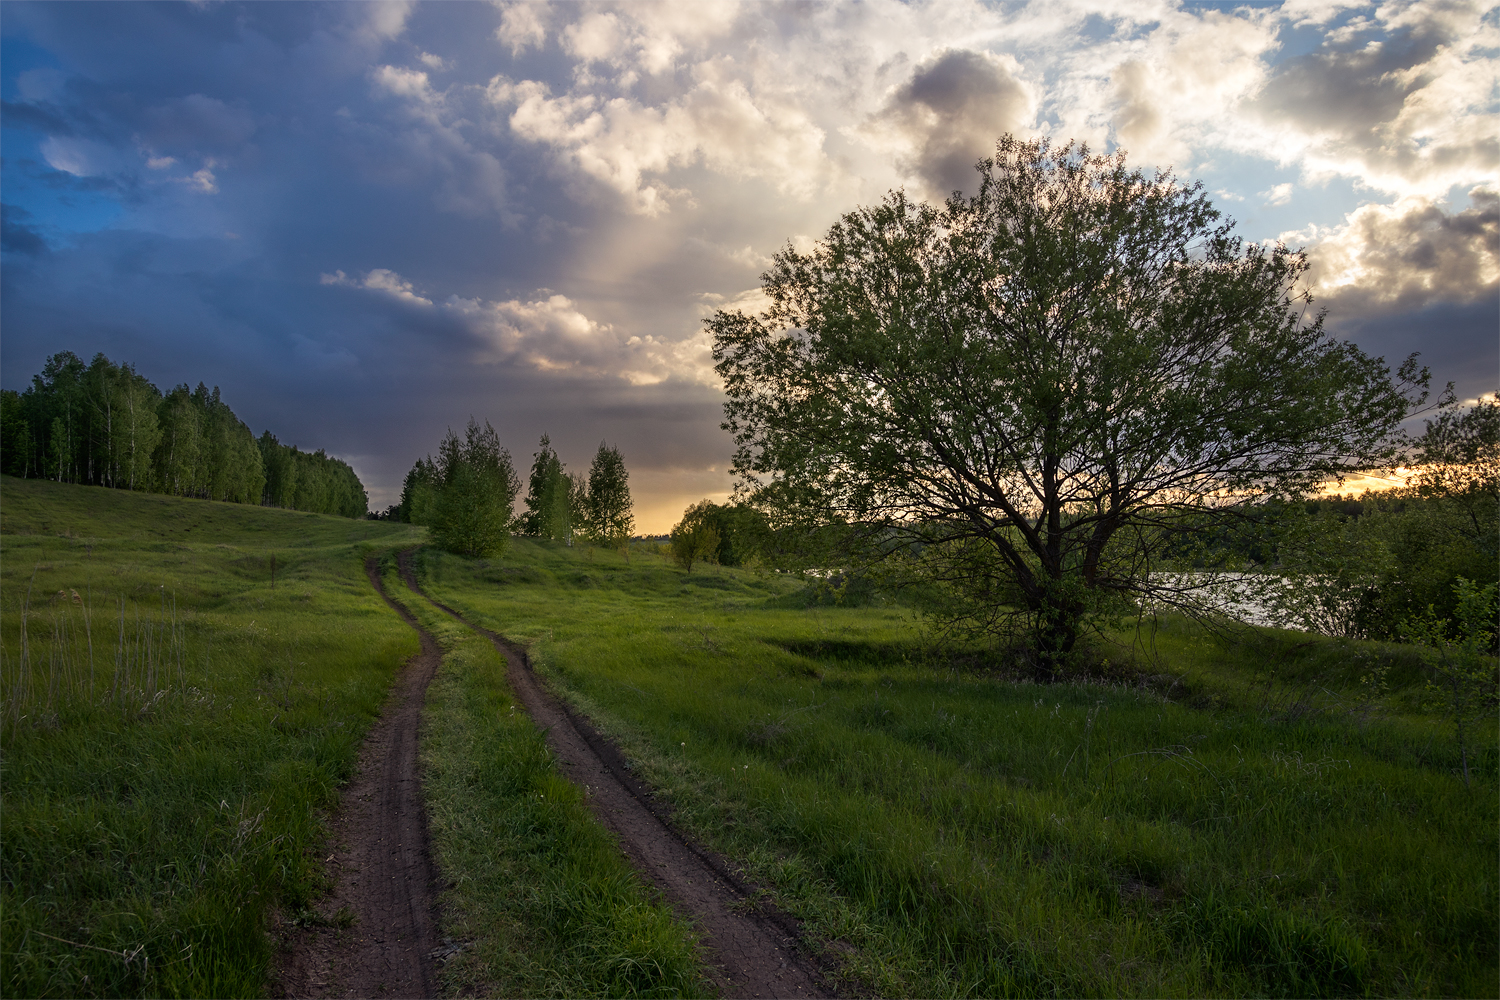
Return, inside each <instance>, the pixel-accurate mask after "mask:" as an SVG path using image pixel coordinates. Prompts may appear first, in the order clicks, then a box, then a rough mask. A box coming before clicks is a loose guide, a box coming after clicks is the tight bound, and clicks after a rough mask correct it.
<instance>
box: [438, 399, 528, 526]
mask: <svg viewBox="0 0 1500 1000" xmlns="http://www.w3.org/2000/svg"><path fill="white" fill-rule="evenodd" d="M520 489H521V482H520V478H519V477H518V476H517V475H516V471H515V467H514V466H513V465H512V464H511V459H510V452H509V451H508V450H506V449H505V448H504V447H502V446H501V444H500V437H499V435H498V434H496V433H495V428H493V427H491V426H490V423H489V421H488V420H486V421H485V423H484V427H483V428H482V429H481V428H480V427H479V425H478V424H477V423H475V422H474V419H473V418H472V417H470V418H469V424H468V427H466V428H465V430H464V438H463V440H462V441H460V440H459V438H458V435H456V434H454V433H453V431H452V430H451V429H450V430H449V431H448V436H447V437H445V438H444V439H443V442H442V444H441V445H440V446H439V448H438V458H437V464H436V482H435V484H434V499H433V504H432V534H433V539H434V541H436V542H437V544H438V545H440V546H442V547H443V548H445V549H447V550H448V551H449V552H455V553H458V554H459V555H466V556H496V555H499V554H500V553H502V552H504V551H505V547H506V545H508V544H509V543H510V524H511V506H512V504H513V503H514V502H515V498H516V494H517V493H519V492H520Z"/></svg>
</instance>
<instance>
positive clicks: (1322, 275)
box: [1283, 188, 1500, 316]
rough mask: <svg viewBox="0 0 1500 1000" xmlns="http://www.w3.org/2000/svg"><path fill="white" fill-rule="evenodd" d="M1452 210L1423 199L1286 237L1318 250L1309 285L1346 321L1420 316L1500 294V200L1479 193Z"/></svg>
mask: <svg viewBox="0 0 1500 1000" xmlns="http://www.w3.org/2000/svg"><path fill="white" fill-rule="evenodd" d="M1469 200H1470V207H1468V208H1466V209H1464V210H1463V211H1460V212H1449V211H1447V210H1446V209H1445V207H1444V206H1443V205H1441V204H1439V203H1436V202H1433V201H1431V200H1429V199H1425V198H1420V197H1410V198H1403V199H1402V200H1400V201H1398V202H1397V203H1396V204H1394V205H1377V204H1372V205H1365V206H1362V207H1361V208H1359V209H1357V210H1356V211H1354V212H1352V213H1350V214H1349V216H1348V217H1347V219H1346V220H1345V222H1344V224H1343V225H1341V226H1338V227H1336V228H1333V229H1331V230H1329V231H1326V232H1319V231H1316V230H1314V231H1311V232H1299V233H1286V234H1283V239H1284V240H1286V241H1287V242H1308V241H1309V238H1311V241H1312V242H1313V243H1314V244H1315V245H1314V246H1313V248H1312V249H1311V251H1310V253H1309V259H1310V261H1311V263H1312V269H1311V270H1310V271H1309V274H1308V280H1309V283H1310V284H1311V285H1312V287H1313V290H1314V292H1315V294H1318V295H1320V296H1321V297H1322V298H1324V299H1326V300H1328V301H1330V302H1334V303H1336V304H1337V310H1338V312H1339V313H1340V314H1342V315H1352V316H1368V315H1372V314H1375V313H1379V312H1390V311H1397V310H1399V311H1403V312H1405V311H1413V310H1417V309H1422V308H1424V307H1426V306H1430V305H1434V304H1437V303H1467V302H1473V301H1476V300H1481V299H1489V300H1491V301H1493V300H1494V299H1495V297H1496V296H1497V294H1500V256H1497V247H1500V194H1497V193H1496V192H1495V191H1494V190H1486V189H1482V188H1480V189H1475V190H1474V191H1471V192H1470V194H1469Z"/></svg>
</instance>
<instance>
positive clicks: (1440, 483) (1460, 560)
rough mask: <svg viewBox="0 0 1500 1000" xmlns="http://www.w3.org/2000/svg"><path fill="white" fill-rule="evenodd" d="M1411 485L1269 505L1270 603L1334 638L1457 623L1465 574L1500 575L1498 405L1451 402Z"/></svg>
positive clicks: (1430, 434) (1415, 457)
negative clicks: (1423, 622)
mask: <svg viewBox="0 0 1500 1000" xmlns="http://www.w3.org/2000/svg"><path fill="white" fill-rule="evenodd" d="M1411 450H1412V455H1411V461H1412V462H1413V464H1415V465H1416V466H1417V469H1418V473H1417V475H1416V476H1414V477H1413V479H1412V480H1411V481H1410V482H1409V483H1408V484H1407V485H1406V486H1404V487H1402V488H1400V489H1394V490H1388V491H1386V492H1383V493H1365V494H1364V495H1363V496H1362V497H1360V498H1358V499H1357V500H1356V499H1355V498H1353V497H1348V498H1343V499H1339V500H1317V501H1309V502H1308V503H1306V504H1295V505H1287V506H1283V507H1280V508H1277V509H1274V510H1269V511H1268V512H1267V513H1268V516H1267V517H1265V518H1264V519H1263V525H1262V528H1263V531H1262V534H1263V536H1264V537H1265V538H1266V539H1267V540H1268V541H1269V545H1267V546H1266V550H1267V551H1264V552H1261V553H1258V554H1259V555H1260V556H1261V558H1262V559H1263V561H1264V567H1265V569H1267V570H1268V571H1270V573H1271V574H1274V575H1269V576H1267V577H1266V578H1265V579H1264V586H1263V588H1262V589H1263V592H1264V596H1265V599H1266V602H1267V604H1268V605H1269V606H1270V607H1271V608H1273V609H1274V610H1275V611H1276V612H1277V613H1278V614H1280V615H1281V617H1282V618H1283V619H1284V620H1286V621H1287V622H1289V623H1301V624H1303V625H1305V626H1307V627H1309V628H1312V629H1314V630H1316V631H1319V632H1324V633H1326V634H1330V635H1344V636H1351V637H1368V638H1381V639H1394V638H1397V637H1400V636H1403V635H1406V634H1407V633H1406V632H1405V630H1404V625H1403V623H1404V622H1406V621H1408V620H1415V619H1418V618H1421V617H1423V616H1425V615H1429V614H1435V615H1437V616H1438V618H1440V619H1442V620H1444V621H1447V622H1449V623H1450V627H1456V626H1457V625H1458V619H1457V617H1456V616H1457V614H1458V606H1459V598H1458V594H1459V593H1460V591H1459V589H1458V586H1457V584H1458V581H1459V580H1460V579H1469V580H1487V579H1488V580H1493V579H1500V455H1497V452H1500V407H1497V406H1496V405H1495V404H1494V403H1492V402H1480V403H1479V404H1477V405H1475V406H1472V407H1468V408H1462V407H1460V406H1458V405H1457V404H1452V403H1450V404H1448V405H1445V406H1444V407H1443V408H1442V409H1441V410H1440V411H1439V414H1438V416H1437V419H1435V420H1433V421H1430V422H1429V423H1428V429H1427V432H1426V433H1425V434H1424V435H1423V436H1422V437H1421V438H1420V439H1418V440H1417V441H1416V442H1415V443H1414V445H1413V447H1412V449H1411Z"/></svg>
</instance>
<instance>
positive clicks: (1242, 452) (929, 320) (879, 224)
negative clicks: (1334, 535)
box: [707, 137, 1426, 672]
mask: <svg viewBox="0 0 1500 1000" xmlns="http://www.w3.org/2000/svg"><path fill="white" fill-rule="evenodd" d="M978 169H979V171H980V175H981V178H980V189H979V193H978V194H977V195H976V196H974V197H970V198H964V197H962V196H960V195H957V194H955V196H954V197H953V198H951V199H950V200H949V201H948V202H947V203H946V204H944V205H942V206H932V205H927V204H921V203H918V202H914V201H912V200H910V199H908V198H907V197H906V195H905V194H904V193H902V192H899V191H898V192H893V193H891V194H890V195H889V196H887V198H886V199H885V200H884V202H882V203H881V204H879V205H877V206H875V207H872V208H861V209H858V210H856V211H853V212H850V213H848V214H847V215H845V216H844V217H843V218H842V219H840V220H839V221H838V222H837V223H835V224H834V226H833V227H832V228H831V229H829V231H828V233H827V235H826V236H825V237H824V238H823V239H822V240H821V241H820V242H818V243H817V244H815V245H814V246H813V248H812V249H810V250H808V251H807V252H805V253H804V252H799V251H797V250H796V249H794V248H792V247H790V246H789V247H788V248H787V249H785V250H783V251H782V252H780V253H779V254H777V255H776V257H775V259H774V263H773V264H772V267H771V269H770V270H769V271H768V272H767V273H766V274H765V275H763V276H762V281H763V287H764V290H765V293H766V294H767V296H768V297H769V299H770V305H769V307H768V308H767V309H766V310H765V311H764V312H762V313H760V314H758V315H754V316H751V315H745V314H744V313H742V312H738V311H735V312H725V311H720V312H718V313H716V314H715V315H714V316H713V317H711V318H710V319H709V320H708V321H707V325H708V328H709V330H710V332H711V333H712V335H713V339H714V357H715V359H716V361H717V363H718V365H717V370H718V372H719V374H720V376H721V377H722V378H723V379H724V384H725V387H726V391H727V394H728V397H729V398H728V402H727V403H726V404H725V413H726V417H727V420H726V422H725V424H724V426H725V428H726V429H727V430H729V431H730V432H731V433H732V434H733V435H734V439H735V442H736V445H737V451H736V454H735V458H734V471H735V472H736V474H737V476H738V477H739V480H740V488H741V491H742V494H744V495H746V496H747V497H748V499H749V500H751V501H752V502H753V503H755V504H756V505H758V506H760V507H762V508H763V509H765V510H767V511H768V512H770V513H773V514H774V515H776V516H777V520H778V521H779V522H781V523H789V522H792V523H796V522H800V523H803V524H809V525H829V524H834V525H845V526H848V531H847V532H846V533H845V536H846V537H848V538H851V539H860V540H862V541H863V542H864V543H865V548H864V550H863V551H864V553H865V554H867V555H868V554H872V553H873V554H875V555H880V556H883V557H885V558H886V559H896V560H904V561H905V562H906V563H907V564H909V565H911V566H913V567H915V568H919V569H921V570H922V571H924V572H925V573H926V575H927V578H928V579H929V580H932V581H935V582H936V583H937V584H939V585H940V586H942V585H947V586H948V588H949V592H950V594H951V596H952V601H953V603H951V604H950V605H949V606H948V607H949V612H948V617H949V620H950V621H954V622H959V623H966V624H967V625H969V626H972V627H978V628H981V629H986V630H992V631H1000V632H1010V631H1013V630H1015V629H1017V628H1020V629H1022V630H1023V631H1024V632H1025V633H1027V634H1029V636H1030V639H1031V641H1032V643H1033V644H1034V648H1035V650H1036V652H1037V653H1038V655H1039V663H1040V665H1041V666H1042V668H1043V669H1044V670H1045V671H1048V672H1051V671H1054V670H1055V669H1056V668H1057V666H1058V665H1059V664H1060V663H1061V662H1062V661H1063V660H1064V659H1065V658H1066V657H1067V656H1068V655H1069V653H1070V652H1071V650H1072V649H1073V646H1074V643H1075V641H1076V639H1077V638H1078V636H1079V633H1080V630H1081V628H1082V627H1083V626H1084V625H1085V624H1086V622H1087V621H1088V620H1089V617H1090V613H1091V612H1092V611H1094V610H1098V609H1100V608H1103V607H1107V606H1109V605H1111V604H1114V605H1116V606H1123V605H1126V604H1127V603H1129V602H1140V601H1142V600H1144V599H1150V598H1152V597H1153V596H1157V597H1163V598H1166V599H1180V597H1181V595H1180V594H1174V593H1171V592H1167V593H1162V591H1163V590H1169V591H1170V590H1171V588H1169V587H1168V586H1167V585H1166V584H1165V583H1164V582H1163V580H1162V578H1161V576H1160V575H1159V574H1158V575H1153V573H1152V566H1153V554H1154V553H1155V552H1156V551H1158V549H1159V546H1160V545H1161V544H1162V543H1163V542H1164V541H1165V540H1167V539H1169V538H1170V537H1171V536H1172V535H1173V534H1174V533H1180V532H1182V531H1186V530H1192V529H1202V528H1203V527H1204V525H1205V523H1206V521H1205V517H1208V518H1210V519H1211V518H1212V517H1214V516H1220V515H1222V516H1230V514H1229V512H1230V511H1231V510H1232V508H1233V506H1234V505H1239V504H1244V503H1245V502H1247V501H1250V500H1255V499H1262V498H1265V497H1268V496H1273V495H1282V496H1285V495H1300V494H1302V493H1303V492H1304V491H1306V490H1309V489H1310V488H1313V487H1314V486H1315V485H1316V484H1318V483H1320V482H1322V481H1325V480H1327V479H1329V478H1332V477H1338V476H1340V475H1341V474H1343V473H1345V472H1348V471H1351V470H1353V469H1356V468H1366V467H1370V466H1372V465H1377V464H1380V463H1381V462H1382V461H1383V460H1384V459H1385V458H1386V457H1387V453H1386V442H1387V441H1388V439H1389V435H1390V433H1391V431H1392V430H1393V429H1394V428H1395V426H1396V425H1397V423H1398V422H1399V421H1400V420H1401V419H1402V418H1403V417H1404V416H1405V415H1406V413H1407V411H1408V406H1409V403H1410V402H1411V400H1410V398H1409V396H1410V393H1411V392H1413V391H1416V390H1420V389H1421V388H1422V387H1424V386H1425V384H1426V373H1425V371H1418V370H1417V368H1416V365H1415V362H1414V359H1411V358H1409V359H1407V363H1406V364H1405V365H1403V366H1402V367H1401V369H1400V372H1399V373H1398V374H1397V375H1396V376H1395V377H1394V378H1393V377H1392V374H1391V372H1390V370H1389V369H1388V368H1387V366H1386V365H1385V364H1384V362H1383V359H1379V358H1371V357H1368V356H1366V355H1365V354H1363V353H1362V352H1361V351H1360V350H1359V349H1358V348H1357V347H1355V346H1354V345H1353V344H1350V343H1346V342H1341V341H1338V340H1335V339H1332V338H1330V337H1329V336H1328V335H1327V334H1326V333H1325V332H1324V330H1323V325H1322V316H1321V315H1317V316H1311V317H1310V316H1309V315H1308V309H1307V306H1308V303H1309V302H1310V296H1309V295H1307V294H1306V292H1305V290H1299V289H1298V287H1297V282H1298V279H1299V278H1300V277H1301V275H1302V274H1303V273H1304V271H1305V270H1306V268H1307V263H1306V259H1305V257H1304V256H1303V254H1302V253H1300V252H1296V251H1292V250H1289V249H1287V248H1286V247H1283V246H1275V247H1263V246H1260V245H1257V244H1246V243H1244V242H1243V241H1241V240H1240V239H1238V238H1236V237H1235V236H1234V235H1233V233H1232V224H1231V223H1226V222H1221V219H1220V215H1219V213H1218V212H1216V211H1215V210H1214V209H1213V207H1212V206H1211V205H1210V204H1209V202H1208V200H1207V199H1206V198H1205V197H1204V196H1203V192H1202V186H1201V185H1200V184H1191V185H1184V184H1182V183H1179V182H1178V181H1177V180H1176V178H1174V177H1173V176H1172V174H1171V173H1169V172H1168V173H1157V174H1156V175H1155V176H1154V177H1147V176H1145V175H1144V174H1142V173H1141V172H1140V171H1138V170H1130V169H1128V168H1127V166H1126V162H1125V157H1124V154H1123V153H1120V154H1116V155H1114V156H1096V155H1090V154H1089V152H1088V150H1087V148H1086V147H1082V146H1074V145H1072V144H1069V145H1067V146H1063V147H1061V148H1056V149H1054V148H1053V147H1051V146H1050V145H1049V144H1048V143H1047V142H1046V141H1045V140H1043V141H1036V142H1022V141H1020V140H1017V139H1014V138H1011V137H1006V138H1004V139H1002V140H1001V141H1000V142H999V143H998V144H997V146H996V154H995V156H994V157H993V158H992V159H987V160H984V161H982V162H981V163H980V164H979V165H978Z"/></svg>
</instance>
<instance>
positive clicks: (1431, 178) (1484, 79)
mask: <svg viewBox="0 0 1500 1000" xmlns="http://www.w3.org/2000/svg"><path fill="white" fill-rule="evenodd" d="M1496 48H1500V26H1497V25H1496V23H1495V20H1494V19H1493V18H1492V17H1487V16H1486V15H1485V12H1484V9H1483V8H1480V7H1478V6H1476V5H1474V4H1470V3H1447V4H1411V5H1397V4H1386V5H1381V6H1379V7H1377V8H1376V9H1375V10H1374V12H1373V16H1372V17H1370V18H1361V19H1357V20H1355V21H1352V22H1350V23H1349V24H1348V25H1346V26H1345V27H1344V28H1342V29H1340V30H1337V31H1334V32H1330V33H1329V34H1328V35H1327V36H1326V39H1325V41H1324V42H1323V44H1322V45H1321V46H1319V48H1318V49H1317V50H1316V51H1314V52H1311V53H1308V54H1306V55H1302V56H1297V57H1294V58H1292V59H1288V60H1286V61H1285V62H1284V63H1283V64H1282V65H1281V66H1279V67H1278V68H1277V71H1276V73H1275V74H1274V76H1273V77H1272V78H1271V79H1270V80H1269V81H1268V82H1267V83H1266V86H1265V87H1264V89H1263V90H1262V92H1261V93H1260V94H1259V95H1258V96H1257V97H1256V99H1255V100H1254V101H1253V102H1251V104H1250V105H1249V106H1248V107H1247V111H1248V112H1249V114H1248V115H1247V116H1246V119H1245V121H1244V122H1243V123H1242V128H1241V130H1240V132H1239V135H1238V138H1237V140H1236V142H1235V144H1236V145H1237V146H1238V147H1239V148H1242V149H1258V150H1261V151H1262V152H1263V154H1266V155H1271V156H1274V157H1276V158H1277V159H1278V160H1279V161H1281V162H1283V163H1300V164H1301V166H1302V169H1303V171H1304V175H1305V176H1306V177H1307V178H1308V179H1310V180H1317V179H1322V178H1327V177H1334V176H1346V177H1356V178H1358V179H1359V180H1360V182H1361V183H1363V184H1366V185H1369V186H1371V187H1374V188H1378V189H1381V190H1384V191H1388V192H1391V193H1394V194H1398V195H1421V196H1425V197H1440V196H1441V195H1443V194H1444V193H1446V192H1447V191H1448V190H1449V189H1450V188H1451V187H1453V186H1454V185H1469V184H1474V183H1480V182H1483V181H1484V180H1485V179H1487V178H1490V177H1492V176H1493V174H1494V168H1495V164H1496V162H1500V139H1497V138H1496V130H1495V117H1494V100H1495V98H1494V95H1495V93H1496V90H1497V87H1500V63H1497V62H1496V61H1495V59H1494V58H1493V53H1494V51H1495V50H1496Z"/></svg>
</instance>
